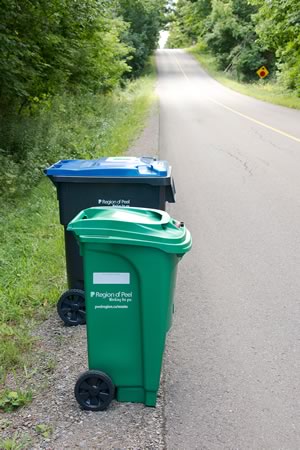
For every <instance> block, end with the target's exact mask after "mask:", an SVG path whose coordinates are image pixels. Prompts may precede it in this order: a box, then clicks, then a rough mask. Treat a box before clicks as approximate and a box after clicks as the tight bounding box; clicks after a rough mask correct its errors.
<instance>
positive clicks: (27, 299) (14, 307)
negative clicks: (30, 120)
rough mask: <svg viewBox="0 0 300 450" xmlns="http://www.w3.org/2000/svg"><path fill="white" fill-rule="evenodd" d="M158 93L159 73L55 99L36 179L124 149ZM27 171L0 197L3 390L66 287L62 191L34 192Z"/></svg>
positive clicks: (39, 188) (43, 188)
mask: <svg viewBox="0 0 300 450" xmlns="http://www.w3.org/2000/svg"><path fill="white" fill-rule="evenodd" d="M154 98H155V97H154V75H153V74H152V75H148V76H145V77H143V78H141V79H139V80H137V81H135V82H132V83H130V84H128V86H127V88H126V89H123V90H119V91H116V92H115V93H113V94H112V95H110V96H109V97H105V98H103V97H97V96H91V95H85V96H84V97H80V98H74V97H72V98H70V97H65V98H62V97H61V98H59V99H56V100H54V102H53V104H52V107H51V109H50V110H48V111H44V112H43V114H44V115H45V116H43V114H42V116H41V117H40V120H41V121H42V123H46V122H47V120H46V118H48V126H47V129H46V135H45V133H44V138H47V139H46V143H42V142H41V141H39V140H41V139H42V134H41V135H40V136H39V135H38V134H39V129H36V133H37V135H38V137H37V140H36V141H34V142H33V144H34V145H35V146H36V147H35V148H33V150H32V151H33V154H36V155H38V151H39V149H38V142H40V143H41V145H42V146H43V150H44V152H43V155H44V156H41V157H40V158H37V164H36V166H35V168H34V174H35V175H34V176H36V177H37V178H40V177H41V169H42V168H43V167H45V165H47V164H50V163H52V162H54V161H55V160H57V159H68V158H98V157H101V156H102V155H109V156H112V155H118V154H122V153H124V151H125V150H126V149H127V148H128V146H129V144H130V143H131V141H133V140H134V138H136V137H137V135H138V134H139V132H140V131H141V130H142V129H143V127H144V125H145V119H146V117H147V114H148V112H149V109H150V106H151V105H152V104H153V101H154ZM19 132H20V130H19ZM30 133H31V132H30V130H29V131H28V134H29V135H30ZM32 134H34V133H33V131H32ZM47 148H48V152H47V151H46V150H47ZM31 158H33V156H32V155H31ZM27 169H28V168H26V167H24V168H23V172H24V173H22V170H20V169H19V168H18V170H19V172H16V173H15V174H13V176H11V177H8V181H9V182H10V184H9V185H8V186H9V187H10V191H11V192H10V193H9V196H7V195H5V193H3V195H2V197H0V201H1V217H0V230H1V234H0V242H1V246H0V269H1V270H0V376H1V378H0V387H1V383H2V392H3V390H4V389H5V377H6V375H7V373H8V372H12V371H14V370H17V369H20V368H22V367H24V368H25V370H26V366H27V365H28V355H29V354H30V351H32V350H33V349H34V348H35V346H36V345H37V344H36V342H35V340H34V339H33V337H32V333H31V330H32V327H33V325H34V324H35V323H36V322H37V321H38V320H43V319H45V318H46V317H47V315H48V314H49V311H50V310H51V309H52V308H53V305H54V304H56V302H57V299H58V297H59V295H60V293H61V292H62V291H63V290H64V289H65V287H66V286H65V260H64V241H63V229H62V227H61V225H60V224H59V221H58V204H57V201H56V192H55V189H54V187H53V186H52V184H51V183H50V182H49V181H48V180H47V179H41V180H40V181H39V182H38V183H37V184H35V185H34V187H33V188H30V189H27V188H26V186H27V185H29V186H30V185H31V181H32V180H31V179H30V173H29V172H28V170H27ZM31 175H32V173H31ZM13 181H14V182H13ZM24 193H26V195H24ZM6 394H7V392H6ZM8 395H9V392H8Z"/></svg>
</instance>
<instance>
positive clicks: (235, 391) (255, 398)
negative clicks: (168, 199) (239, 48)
mask: <svg viewBox="0 0 300 450" xmlns="http://www.w3.org/2000/svg"><path fill="white" fill-rule="evenodd" d="M157 65H158V73H159V84H158V92H159V97H160V157H162V158H165V159H167V160H169V161H170V162H171V163H172V166H173V174H174V177H175V181H176V187H177V203H176V205H175V206H174V207H172V210H171V212H172V214H173V215H174V216H175V217H176V218H178V219H180V220H184V221H185V223H186V225H187V227H188V228H189V229H190V231H191V232H192V236H193V249H192V251H191V252H190V253H189V255H187V256H186V257H185V258H184V259H183V260H182V262H181V263H180V266H179V277H178V289H177V294H176V317H175V320H174V325H173V329H172V331H171V333H170V335H169V338H168V349H167V354H166V358H165V373H166V375H165V381H164V382H165V396H166V403H165V433H166V436H165V438H166V447H167V448H168V449H169V450H177V449H178V450H184V449H187V450H193V449H209V450H214V449H241V450H246V449H254V450H262V449H268V450H279V449H280V450H286V449H293V450H294V449H295V450H298V449H300V404H299V399H300V385H299V380H300V367H299V366H300V365H299V360H300V358H299V356H300V326H299V320H300V314H299V313H300V311H299V304H300V111H296V110H292V109H287V108H283V107H279V106H274V105H270V104H267V103H264V102H260V101H258V100H255V99H252V98H250V97H246V96H243V95H241V94H238V93H236V92H233V91H232V90H230V89H227V88H225V87H223V86H221V85H220V84H219V83H217V82H216V81H214V80H212V79H211V78H210V77H209V76H208V75H207V74H206V73H205V72H204V71H203V70H202V69H201V68H200V66H199V65H198V63H197V62H196V61H195V60H194V59H193V58H192V57H191V56H189V55H187V54H186V53H184V52H183V51H180V50H173V51H169V50H161V51H158V53H157Z"/></svg>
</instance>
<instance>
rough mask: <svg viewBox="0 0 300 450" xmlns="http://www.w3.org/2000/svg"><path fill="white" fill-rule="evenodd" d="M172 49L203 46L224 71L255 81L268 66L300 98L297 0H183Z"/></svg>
mask: <svg viewBox="0 0 300 450" xmlns="http://www.w3.org/2000/svg"><path fill="white" fill-rule="evenodd" d="M170 21H171V25H170V38H169V41H168V46H169V47H170V48H176V47H183V46H188V45H191V44H195V43H199V42H200V43H201V45H202V48H204V47H205V48H207V49H208V51H210V52H212V53H213V54H214V55H215V56H216V58H217V61H218V64H219V68H220V69H222V70H225V71H230V72H231V73H232V74H233V75H234V76H235V77H236V78H238V79H242V80H252V79H255V78H256V73H255V72H256V70H257V69H258V68H259V67H260V66H261V65H263V64H264V65H267V66H268V68H269V70H270V72H271V76H272V75H273V77H274V78H275V77H277V78H278V79H279V80H281V81H282V82H283V83H285V85H286V86H287V87H289V88H291V89H294V90H296V91H297V92H298V94H299V96H300V9H299V2H295V1H294V0H268V1H266V0H178V2H177V3H176V7H175V8H174V9H173V11H172V13H171V15H170Z"/></svg>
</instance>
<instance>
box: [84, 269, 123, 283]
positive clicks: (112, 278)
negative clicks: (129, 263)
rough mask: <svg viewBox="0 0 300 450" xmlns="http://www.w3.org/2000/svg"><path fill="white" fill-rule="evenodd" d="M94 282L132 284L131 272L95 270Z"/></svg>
mask: <svg viewBox="0 0 300 450" xmlns="http://www.w3.org/2000/svg"><path fill="white" fill-rule="evenodd" d="M93 283H94V284H130V273H129V272H94V273H93Z"/></svg>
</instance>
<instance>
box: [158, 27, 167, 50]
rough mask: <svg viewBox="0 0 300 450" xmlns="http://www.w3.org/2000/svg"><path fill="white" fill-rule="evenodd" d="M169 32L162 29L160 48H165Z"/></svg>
mask: <svg viewBox="0 0 300 450" xmlns="http://www.w3.org/2000/svg"><path fill="white" fill-rule="evenodd" d="M168 36H169V32H168V31H165V30H163V31H161V32H160V36H159V48H164V46H165V44H166V42H167V40H168Z"/></svg>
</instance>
